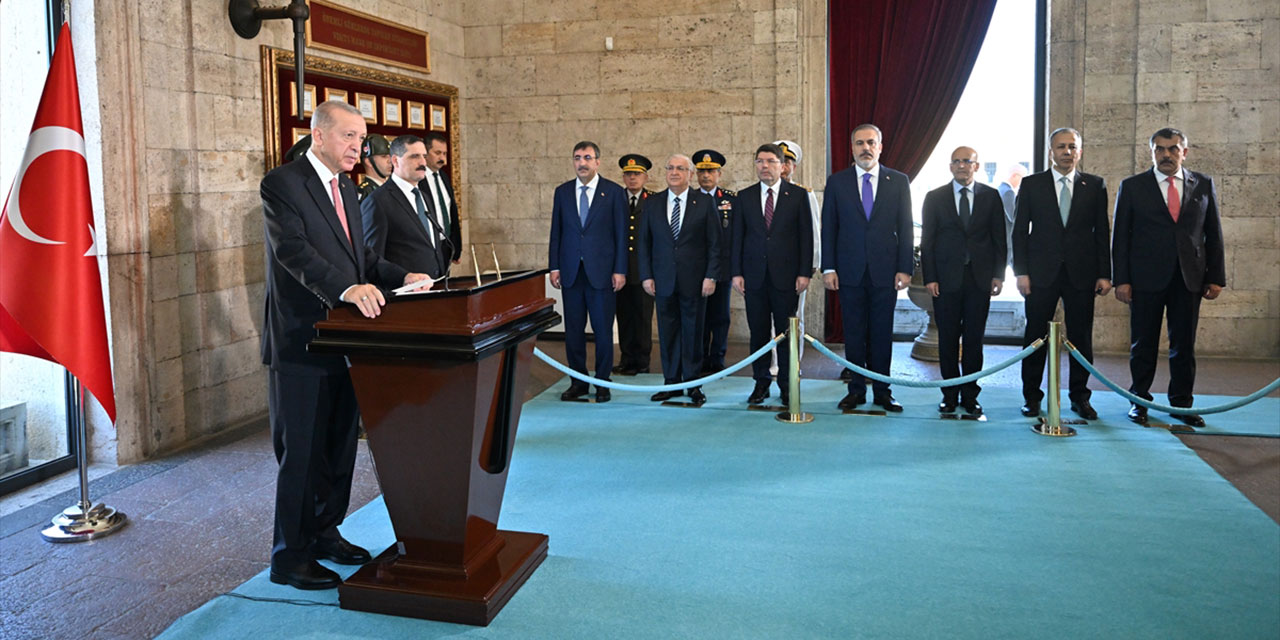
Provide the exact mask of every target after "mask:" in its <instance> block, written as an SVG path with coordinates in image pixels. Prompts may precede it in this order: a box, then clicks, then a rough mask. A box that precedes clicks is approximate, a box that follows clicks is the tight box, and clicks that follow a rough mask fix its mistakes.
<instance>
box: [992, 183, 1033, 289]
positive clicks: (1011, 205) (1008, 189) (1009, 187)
mask: <svg viewBox="0 0 1280 640" xmlns="http://www.w3.org/2000/svg"><path fill="white" fill-rule="evenodd" d="M1026 176H1027V168H1026V167H1025V166H1023V164H1022V163H1021V162H1019V163H1016V164H1014V165H1013V166H1012V167H1010V168H1009V175H1008V176H1007V177H1005V179H1004V182H1001V183H1000V186H999V187H996V190H997V191H999V192H1000V203H1001V204H1003V205H1004V239H1005V244H1006V245H1007V248H1006V249H1005V254H1006V255H1005V259H1004V261H1005V264H1012V263H1013V219H1014V218H1015V217H1016V216H1017V214H1018V189H1020V188H1022V179H1023V178H1025V177H1026Z"/></svg>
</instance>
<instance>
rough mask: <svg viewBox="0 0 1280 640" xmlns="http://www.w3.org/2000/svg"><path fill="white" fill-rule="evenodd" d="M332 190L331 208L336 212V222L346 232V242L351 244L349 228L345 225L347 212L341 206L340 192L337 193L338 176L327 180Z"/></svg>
mask: <svg viewBox="0 0 1280 640" xmlns="http://www.w3.org/2000/svg"><path fill="white" fill-rule="evenodd" d="M329 187H330V188H331V189H332V191H333V210H334V212H335V213H337V214H338V222H340V223H342V231H343V232H344V233H346V234H347V244H351V229H350V228H349V227H348V226H347V212H346V209H345V208H344V207H343V206H342V194H341V193H338V176H334V177H333V180H330V181H329Z"/></svg>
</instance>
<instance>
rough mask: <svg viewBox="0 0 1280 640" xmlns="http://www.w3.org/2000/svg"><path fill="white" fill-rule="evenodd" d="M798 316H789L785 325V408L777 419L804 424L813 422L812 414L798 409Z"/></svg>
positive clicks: (799, 338)
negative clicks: (786, 364)
mask: <svg viewBox="0 0 1280 640" xmlns="http://www.w3.org/2000/svg"><path fill="white" fill-rule="evenodd" d="M800 340H801V337H800V318H797V317H795V316H792V317H791V322H790V324H789V325H788V326H787V351H788V354H789V356H790V357H789V358H787V361H788V365H789V366H788V367H787V377H788V380H787V395H788V396H789V398H788V400H789V401H788V403H787V410H786V411H783V412H782V413H779V414H778V415H777V419H778V421H780V422H788V423H791V424H804V423H806V422H813V414H812V413H805V412H803V411H801V410H800Z"/></svg>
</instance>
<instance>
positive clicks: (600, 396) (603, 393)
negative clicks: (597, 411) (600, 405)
mask: <svg viewBox="0 0 1280 640" xmlns="http://www.w3.org/2000/svg"><path fill="white" fill-rule="evenodd" d="M612 399H613V394H611V393H609V390H608V389H606V388H604V387H596V402H608V401H610V400H612Z"/></svg>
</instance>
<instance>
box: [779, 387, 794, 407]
mask: <svg viewBox="0 0 1280 640" xmlns="http://www.w3.org/2000/svg"><path fill="white" fill-rule="evenodd" d="M778 399H779V400H781V401H782V406H784V407H787V408H791V394H790V393H788V392H787V391H786V390H785V389H784V390H782V391H780V392H779V393H778Z"/></svg>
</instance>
